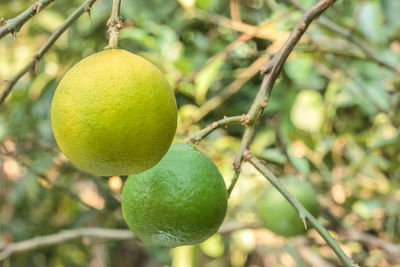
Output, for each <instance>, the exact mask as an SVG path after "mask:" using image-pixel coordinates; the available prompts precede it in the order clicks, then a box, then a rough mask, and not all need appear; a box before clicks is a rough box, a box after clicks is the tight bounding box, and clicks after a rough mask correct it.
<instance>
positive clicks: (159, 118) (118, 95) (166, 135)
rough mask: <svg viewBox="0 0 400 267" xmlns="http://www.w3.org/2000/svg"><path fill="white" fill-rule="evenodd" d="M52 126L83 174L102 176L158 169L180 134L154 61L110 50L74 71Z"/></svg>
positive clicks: (57, 99)
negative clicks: (157, 164) (175, 137)
mask: <svg viewBox="0 0 400 267" xmlns="http://www.w3.org/2000/svg"><path fill="white" fill-rule="evenodd" d="M51 123H52V127H53V132H54V136H55V138H56V141H57V144H58V146H59V147H60V149H61V150H62V151H63V152H64V154H65V155H66V156H67V158H68V159H69V160H70V161H71V162H72V163H73V164H74V165H75V166H76V167H78V168H80V169H82V170H85V171H87V172H89V173H93V174H96V175H101V176H111V175H129V174H133V173H139V172H142V171H144V170H146V169H149V168H151V167H152V166H154V165H155V164H156V163H157V162H158V161H159V160H160V159H161V158H162V157H163V156H164V155H165V153H166V152H167V151H168V148H169V147H170V145H171V142H172V139H173V137H174V134H175V131H176V123H177V108H176V102H175V97H174V94H173V91H172V89H171V87H170V86H169V84H168V82H167V80H166V79H165V78H164V76H163V74H162V73H161V72H160V71H159V70H158V69H157V68H156V67H155V66H154V65H153V64H151V63H150V62H149V61H147V60H145V59H144V58H142V57H139V56H137V55H134V54H132V53H129V52H128V51H125V50H122V49H107V50H103V51H101V52H99V53H96V54H94V55H91V56H89V57H87V58H85V59H83V60H82V61H80V62H79V63H77V64H76V65H75V66H73V67H72V68H71V69H70V70H69V71H68V72H67V74H66V75H65V76H64V77H63V79H62V80H61V82H60V84H59V85H58V87H57V90H56V92H55V94H54V97H53V102H52V106H51Z"/></svg>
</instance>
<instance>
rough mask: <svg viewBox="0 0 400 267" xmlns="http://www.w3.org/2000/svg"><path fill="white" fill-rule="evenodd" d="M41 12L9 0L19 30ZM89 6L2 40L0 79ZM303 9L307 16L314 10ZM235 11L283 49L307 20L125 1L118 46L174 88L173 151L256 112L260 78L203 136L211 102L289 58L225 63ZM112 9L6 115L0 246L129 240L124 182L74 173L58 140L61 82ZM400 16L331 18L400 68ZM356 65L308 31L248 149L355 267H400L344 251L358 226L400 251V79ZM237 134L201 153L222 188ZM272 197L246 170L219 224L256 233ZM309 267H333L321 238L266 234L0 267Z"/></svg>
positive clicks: (238, 50)
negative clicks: (88, 232) (105, 237)
mask: <svg viewBox="0 0 400 267" xmlns="http://www.w3.org/2000/svg"><path fill="white" fill-rule="evenodd" d="M32 2H33V1H24V0H12V1H11V0H1V1H0V17H4V18H6V19H7V18H11V17H14V16H16V15H17V14H19V13H20V12H21V11H22V10H24V9H25V8H27V7H28V6H29V5H30V4H32ZM81 2H82V1H78V0H69V1H67V0H57V1H55V3H53V4H52V5H50V6H49V7H48V8H46V9H45V10H43V11H42V12H41V13H39V14H38V15H37V16H35V17H33V18H32V19H31V20H29V21H28V22H27V23H26V24H25V26H24V27H22V30H21V32H19V33H18V34H17V38H16V39H15V40H14V39H13V37H12V36H7V37H5V38H3V39H2V40H1V41H0V80H5V79H6V78H7V77H9V76H11V75H13V74H15V73H16V72H17V71H18V70H19V69H20V68H21V67H23V66H24V64H26V62H28V61H29V60H30V58H31V57H32V55H33V53H34V52H35V51H36V50H37V49H38V48H39V47H40V46H41V45H42V44H43V43H44V42H45V40H46V38H47V37H48V36H49V34H50V33H51V32H52V31H53V30H54V29H55V28H56V27H57V25H59V24H60V23H62V22H63V21H64V20H65V18H66V17H67V16H68V15H69V14H70V13H71V12H73V10H74V9H75V8H76V7H77V6H78V5H79V4H80V3H81ZM301 2H302V4H304V5H305V6H307V7H310V6H312V5H313V3H315V1H313V0H302V1H301ZM234 4H237V5H239V8H238V9H237V10H239V11H240V18H241V20H242V23H247V24H252V25H260V24H263V23H266V22H269V23H268V24H265V25H266V26H265V28H266V29H269V30H274V32H275V33H277V34H279V35H284V34H287V33H288V31H290V30H291V29H292V28H293V26H294V25H295V23H296V21H297V20H298V19H299V18H300V17H301V13H300V12H298V11H296V10H295V9H293V7H291V6H290V5H289V4H288V3H286V1H276V0H235V1H222V0H178V1H176V0H135V1H133V0H123V1H122V9H121V13H122V16H123V18H124V19H125V22H126V27H125V28H124V29H123V30H122V31H121V40H120V47H122V48H124V49H126V50H129V51H131V52H134V53H137V54H139V55H141V56H143V57H145V58H147V59H149V60H150V61H152V62H153V63H154V64H156V65H157V66H158V67H159V68H160V69H161V70H162V71H163V72H164V73H165V74H166V76H167V78H168V80H169V81H170V83H171V85H172V86H173V87H174V88H175V91H176V98H177V101H178V106H179V108H180V111H179V120H180V122H179V124H180V125H179V126H178V132H177V135H176V141H178V140H181V139H183V138H184V137H186V136H187V135H188V134H190V133H194V132H195V131H197V130H199V129H201V128H203V127H205V126H206V125H208V124H209V123H211V122H213V121H215V120H218V119H221V118H222V117H223V116H224V115H227V116H232V115H240V114H243V113H246V112H247V110H248V108H249V107H250V105H251V103H252V101H253V98H254V97H255V94H256V92H257V90H258V88H259V85H260V82H261V79H260V77H259V75H255V76H254V77H249V81H247V82H246V83H245V85H244V86H243V87H242V88H241V89H240V91H239V92H237V93H236V94H233V95H232V96H230V97H229V98H228V99H227V100H226V101H224V102H223V103H222V104H221V105H219V106H218V107H217V108H216V109H215V110H213V111H211V112H210V113H209V114H208V115H207V116H206V117H204V118H203V119H202V120H201V121H200V122H197V123H193V120H194V118H195V117H196V114H197V113H198V112H199V111H201V110H202V105H203V104H204V103H206V101H207V100H208V99H210V98H212V97H214V96H218V95H219V94H221V92H224V90H225V89H226V88H227V86H228V85H229V84H230V83H232V82H233V81H235V79H237V78H238V77H239V75H240V73H242V72H243V71H244V70H245V69H246V68H247V67H248V66H249V65H251V64H252V63H253V62H254V61H255V60H256V59H257V58H258V57H260V56H261V55H262V54H263V53H265V51H266V52H267V53H273V52H274V51H275V52H276V51H277V49H279V47H280V45H281V43H279V42H278V43H275V42H274V40H271V39H261V38H250V40H248V41H246V42H242V43H240V44H238V45H236V46H234V48H233V49H231V50H229V51H227V50H226V49H227V46H228V45H229V44H231V43H232V42H234V41H235V40H237V38H239V36H240V34H241V33H238V32H236V31H235V30H233V29H231V28H229V27H227V25H226V24H224V23H223V21H222V20H221V16H222V18H225V19H228V20H229V19H230V18H231V16H232V17H234V14H231V10H235V9H232V5H234ZM111 5H112V1H111V0H98V1H97V2H96V3H95V5H94V6H93V8H92V11H91V18H89V16H88V15H87V14H84V15H83V16H82V17H81V18H80V19H79V20H78V21H77V22H76V23H74V24H73V25H72V26H71V27H70V28H69V29H68V30H67V32H66V33H65V34H64V35H62V36H61V38H60V39H59V40H58V41H57V42H56V43H55V44H54V46H53V47H52V48H51V49H50V50H49V51H48V52H47V53H46V55H45V57H44V59H43V60H42V61H41V62H40V63H39V66H38V70H37V72H36V73H32V74H30V75H26V76H24V77H23V78H22V79H21V80H20V81H19V82H18V83H17V85H16V86H15V88H14V90H13V93H12V94H11V95H10V97H9V99H8V101H7V102H6V104H5V105H3V106H2V107H1V109H0V145H1V150H0V152H1V155H0V247H1V245H2V244H4V243H9V242H13V241H19V240H24V239H29V238H32V237H34V236H40V235H46V234H51V233H55V232H58V231H60V230H62V229H74V228H78V227H90V226H96V227H109V228H126V225H125V223H124V221H123V219H122V214H121V209H120V203H119V201H120V192H121V186H122V181H123V180H124V179H125V178H126V177H122V180H121V179H120V178H118V177H111V178H108V177H100V178H99V177H93V176H90V175H88V174H86V173H82V172H81V171H79V170H77V169H76V168H74V167H73V166H72V165H71V164H70V163H69V162H68V160H67V159H66V158H65V157H64V156H63V155H62V154H61V153H60V151H59V150H58V148H57V146H56V143H55V140H54V138H53V135H52V131H51V125H50V103H51V98H52V95H53V93H54V90H55V88H56V86H57V83H58V81H59V80H60V78H61V77H62V76H63V74H64V73H65V72H66V71H67V70H68V69H69V68H70V67H71V66H72V65H73V64H75V63H76V62H78V61H79V60H80V59H82V58H83V57H85V56H88V55H90V54H92V53H94V52H96V51H99V50H101V49H102V48H103V47H104V46H106V44H107V33H106V26H105V22H106V21H107V18H108V16H109V13H110V10H111ZM201 14H203V15H201ZM204 14H206V15H205V16H204ZM399 14H400V1H398V0H366V1H364V0H355V1H338V2H337V3H336V4H335V5H334V6H333V7H332V8H331V9H329V10H328V11H327V12H326V13H325V16H327V17H329V18H331V19H332V20H333V21H335V22H336V23H338V24H340V25H341V26H343V27H346V28H350V29H352V31H353V34H354V35H357V36H359V37H361V38H364V39H365V42H367V43H368V44H370V45H371V46H372V47H373V48H374V49H375V50H376V51H377V53H378V54H379V55H380V57H382V58H383V59H384V60H386V61H388V62H391V63H393V64H396V63H397V65H399V64H398V62H399V61H400V20H399V19H398V16H399ZM217 15H218V16H219V17H218V16H217ZM236 17H237V14H236ZM275 37H276V38H277V39H279V38H280V37H278V36H275ZM276 46H277V47H276ZM223 51H226V53H222V54H218V53H219V52H223ZM217 54H218V56H216V58H214V59H213V60H212V59H211V58H212V57H213V56H215V55H217ZM362 55H363V54H362V52H361V51H360V50H359V49H358V48H357V47H356V46H354V45H353V44H351V43H349V42H348V41H346V40H344V39H343V38H342V37H340V36H338V35H336V34H334V33H332V32H330V31H327V30H324V29H323V28H321V27H319V26H317V25H316V24H313V25H312V26H311V27H310V29H309V31H308V34H307V36H306V37H305V38H304V41H303V42H301V43H300V44H299V45H298V46H297V47H296V49H295V50H294V52H293V53H292V55H291V56H290V57H289V59H288V61H287V63H286V64H285V66H284V69H283V71H282V75H281V78H280V79H279V80H278V82H277V84H276V85H275V88H274V91H273V93H272V97H271V100H270V104H269V106H268V108H267V109H266V110H265V112H264V116H263V117H262V121H261V123H260V125H259V127H258V131H257V133H256V136H255V139H254V142H253V144H252V147H251V149H252V151H253V153H254V154H255V155H257V156H258V157H260V158H261V159H264V160H265V161H266V162H267V163H268V164H269V166H270V167H271V169H272V170H273V171H274V173H275V174H277V175H278V176H284V175H288V174H297V175H298V176H299V177H301V178H304V179H307V180H309V181H310V182H311V183H312V184H313V186H314V187H315V189H316V190H317V192H318V199H319V201H320V204H321V205H322V207H323V210H324V214H323V216H321V218H320V220H321V222H323V223H324V225H325V226H326V227H327V228H328V229H331V230H332V231H334V232H337V235H338V236H336V237H337V238H339V239H340V240H343V242H342V243H341V245H342V247H343V248H344V250H345V251H346V252H347V253H348V254H349V255H351V256H352V257H353V259H354V260H355V261H356V262H358V263H360V265H361V266H382V267H383V266H394V265H395V264H400V262H399V261H398V258H397V259H393V258H391V257H389V256H388V254H387V253H386V252H385V251H383V250H382V249H381V248H379V247H376V246H371V245H366V244H364V243H359V242H355V241H351V240H344V239H343V238H344V237H343V238H342V237H341V233H342V231H341V230H343V229H344V227H352V228H355V229H357V230H358V231H363V232H367V233H370V234H372V235H374V236H377V237H379V238H382V239H385V240H387V241H389V242H392V243H397V244H400V137H399V135H400V130H399V124H400V115H399V114H400V94H399V87H400V85H399V84H400V79H399V76H398V74H397V75H396V74H394V73H393V72H390V71H388V70H387V69H385V68H382V67H381V66H379V65H377V64H376V63H374V62H372V61H367V60H365V59H364V57H363V56H362ZM242 132H243V128H242V126H229V127H228V128H226V129H225V128H224V129H218V130H217V131H215V132H213V133H212V134H211V135H210V136H209V137H207V139H206V140H205V141H204V142H203V143H201V145H200V146H199V148H200V149H201V150H203V151H204V152H205V153H207V154H208V155H209V156H210V157H211V158H212V159H213V160H214V161H215V162H216V164H217V165H218V167H219V168H220V170H221V172H222V173H223V175H224V177H225V179H226V183H227V184H229V179H230V177H232V174H233V170H232V156H233V155H234V153H235V151H236V150H237V148H238V146H239V143H240V138H241V134H242ZM266 185H267V184H266V181H265V179H264V178H262V177H261V176H260V175H259V174H258V173H257V172H256V171H255V170H254V169H253V168H252V167H251V166H250V165H248V164H244V165H243V171H242V175H241V178H240V180H239V182H238V184H237V186H236V188H235V190H234V192H233V194H232V196H231V199H230V202H229V212H228V216H227V218H226V222H225V223H226V224H230V223H238V222H240V223H253V222H258V217H257V215H256V213H255V204H256V203H257V201H258V199H259V197H260V196H261V193H262V191H263V189H264V188H265V186H266ZM305 251H306V252H307V253H306V252H305ZM310 255H312V257H314V258H315V257H317V258H318V259H320V260H324V261H325V262H329V263H330V264H333V265H337V264H338V263H337V260H336V259H335V256H334V255H333V253H332V252H331V251H330V249H329V248H328V247H327V246H326V245H325V243H324V242H323V241H322V240H321V238H320V237H319V236H318V235H317V234H316V232H314V231H313V230H311V231H309V232H308V233H307V235H306V236H305V237H304V236H302V237H298V238H292V239H284V238H282V237H278V236H275V235H273V234H272V233H271V232H269V231H268V230H265V229H257V230H241V231H235V232H233V233H232V234H230V235H223V236H221V235H215V236H214V237H212V238H211V239H209V240H207V241H206V242H204V243H203V244H201V245H199V246H193V247H180V248H176V249H173V250H171V251H170V250H168V249H165V248H157V247H145V246H142V245H141V244H138V243H135V242H114V241H113V242H98V241H96V240H88V239H82V240H77V241H73V242H68V243H64V244H60V245H58V246H53V247H46V248H42V249H37V250H34V251H28V252H26V253H20V254H16V255H14V256H12V257H11V258H9V259H7V260H6V261H5V263H4V264H5V265H4V266H104V265H106V266H163V265H168V266H169V265H171V266H173V267H183V266H207V267H212V266H222V267H223V266H238V267H239V266H310V265H311V263H310V257H311V256H310ZM397 266H399V265H397Z"/></svg>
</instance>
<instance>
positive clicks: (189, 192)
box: [122, 143, 227, 247]
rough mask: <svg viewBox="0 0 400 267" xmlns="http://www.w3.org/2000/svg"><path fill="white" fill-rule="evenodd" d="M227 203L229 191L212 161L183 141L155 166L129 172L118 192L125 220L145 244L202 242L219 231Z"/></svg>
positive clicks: (173, 245) (178, 244)
mask: <svg viewBox="0 0 400 267" xmlns="http://www.w3.org/2000/svg"><path fill="white" fill-rule="evenodd" d="M226 208H227V190H226V187H225V183H224V180H223V178H222V176H221V174H220V173H219V171H218V169H217V167H216V166H215V164H214V163H213V162H212V161H211V160H210V159H209V158H208V157H207V156H205V155H204V154H203V153H202V152H200V151H198V150H197V149H195V148H194V147H192V146H190V145H187V144H182V143H177V144H173V145H172V146H171V148H170V150H169V151H168V152H167V154H166V155H165V156H164V157H163V158H162V159H161V161H160V162H159V163H158V164H157V165H156V166H154V167H153V168H151V169H149V170H147V171H144V172H142V173H139V174H136V175H131V176H129V178H128V180H127V182H126V184H125V186H124V189H123V192H122V211H123V215H124V218H125V221H126V223H127V224H128V226H129V228H130V229H131V231H132V232H133V233H134V234H135V235H136V236H138V237H139V238H140V239H141V240H142V241H143V242H144V243H146V244H149V245H158V246H168V247H176V246H182V245H192V244H197V243H200V242H202V241H204V240H205V239H207V238H208V237H210V236H212V235H213V234H214V233H215V232H216V231H217V230H218V228H219V227H220V225H221V223H222V221H223V220H224V217H225V214H226Z"/></svg>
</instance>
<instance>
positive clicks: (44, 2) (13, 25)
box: [0, 0, 54, 39]
mask: <svg viewBox="0 0 400 267" xmlns="http://www.w3.org/2000/svg"><path fill="white" fill-rule="evenodd" d="M51 2H54V0H38V1H36V2H35V3H34V4H33V5H31V6H30V7H29V8H27V9H26V10H24V11H23V12H22V13H21V14H19V15H18V16H16V17H15V18H12V19H9V20H4V19H2V20H3V21H4V22H5V23H4V25H3V26H1V27H0V39H1V38H3V37H4V36H6V35H7V34H9V33H11V34H12V35H13V36H14V38H15V36H16V34H17V32H19V30H20V29H21V27H22V26H23V25H24V24H25V22H27V21H28V20H29V19H31V18H32V17H33V16H35V15H36V14H37V13H39V12H40V11H42V10H43V9H44V8H45V7H47V6H48V5H49V4H50V3H51Z"/></svg>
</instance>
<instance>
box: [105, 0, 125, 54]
mask: <svg viewBox="0 0 400 267" xmlns="http://www.w3.org/2000/svg"><path fill="white" fill-rule="evenodd" d="M120 8H121V0H113V6H112V10H111V16H110V18H109V19H108V21H107V26H108V31H107V32H108V33H109V34H110V40H109V41H108V45H107V46H106V47H105V49H108V48H110V49H111V48H118V39H119V29H121V28H122V27H123V24H122V19H121V17H120Z"/></svg>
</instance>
